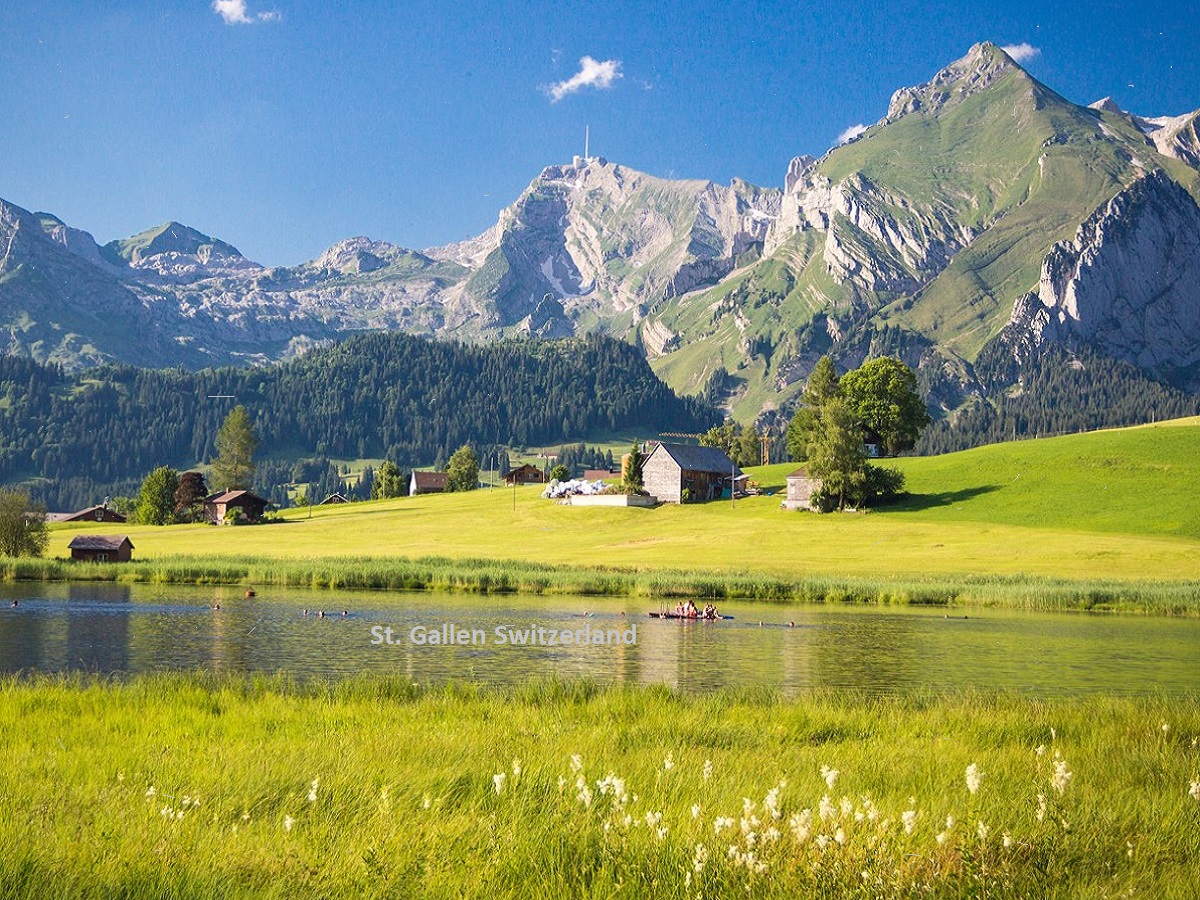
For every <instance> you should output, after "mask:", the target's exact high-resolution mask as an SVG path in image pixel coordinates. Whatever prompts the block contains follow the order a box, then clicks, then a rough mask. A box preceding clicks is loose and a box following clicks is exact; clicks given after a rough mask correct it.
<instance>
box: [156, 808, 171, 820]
mask: <svg viewBox="0 0 1200 900" xmlns="http://www.w3.org/2000/svg"><path fill="white" fill-rule="evenodd" d="M158 814H159V815H160V816H162V817H163V818H164V819H170V818H173V817H174V815H175V810H173V809H171V807H169V806H164V807H163V808H162V809H161V810H159V812H158Z"/></svg>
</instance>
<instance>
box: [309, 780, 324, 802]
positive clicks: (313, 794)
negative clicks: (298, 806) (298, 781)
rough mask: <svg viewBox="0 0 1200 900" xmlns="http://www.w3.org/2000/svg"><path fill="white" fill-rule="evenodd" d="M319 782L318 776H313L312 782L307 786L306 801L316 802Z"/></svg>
mask: <svg viewBox="0 0 1200 900" xmlns="http://www.w3.org/2000/svg"><path fill="white" fill-rule="evenodd" d="M320 783H321V779H320V778H314V779H313V780H312V784H311V785H310V786H309V788H308V802H309V803H316V802H317V786H318V785H320Z"/></svg>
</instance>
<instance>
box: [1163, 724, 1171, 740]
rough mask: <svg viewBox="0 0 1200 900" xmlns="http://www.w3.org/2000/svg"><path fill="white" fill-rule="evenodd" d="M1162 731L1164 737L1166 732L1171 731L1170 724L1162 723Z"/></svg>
mask: <svg viewBox="0 0 1200 900" xmlns="http://www.w3.org/2000/svg"><path fill="white" fill-rule="evenodd" d="M1162 733H1163V737H1166V736H1167V735H1168V734H1170V733H1171V726H1170V725H1168V724H1167V723H1166V722H1163V723H1162Z"/></svg>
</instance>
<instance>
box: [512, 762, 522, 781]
mask: <svg viewBox="0 0 1200 900" xmlns="http://www.w3.org/2000/svg"><path fill="white" fill-rule="evenodd" d="M512 773H513V780H514V781H516V780H517V779H518V778H520V777H521V761H520V760H519V759H514V760H513V765H512Z"/></svg>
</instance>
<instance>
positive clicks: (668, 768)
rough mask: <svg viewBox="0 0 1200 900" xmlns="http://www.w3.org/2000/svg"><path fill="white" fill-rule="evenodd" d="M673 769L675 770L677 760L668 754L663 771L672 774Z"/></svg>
mask: <svg viewBox="0 0 1200 900" xmlns="http://www.w3.org/2000/svg"><path fill="white" fill-rule="evenodd" d="M673 768H675V759H674V757H672V755H671V754H670V753H668V754H667V758H666V759H664V760H663V771H664V772H670V771H671V770H672V769H673Z"/></svg>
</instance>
